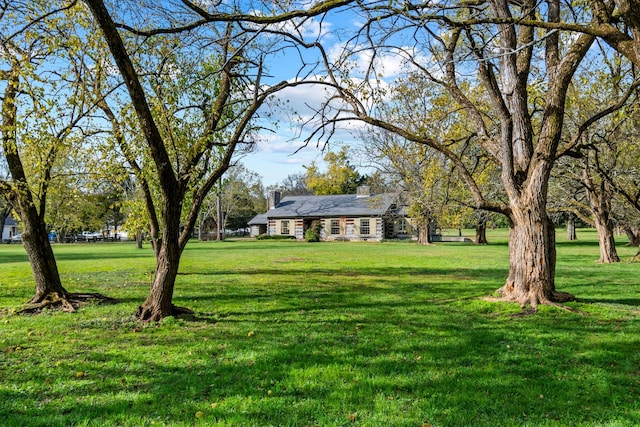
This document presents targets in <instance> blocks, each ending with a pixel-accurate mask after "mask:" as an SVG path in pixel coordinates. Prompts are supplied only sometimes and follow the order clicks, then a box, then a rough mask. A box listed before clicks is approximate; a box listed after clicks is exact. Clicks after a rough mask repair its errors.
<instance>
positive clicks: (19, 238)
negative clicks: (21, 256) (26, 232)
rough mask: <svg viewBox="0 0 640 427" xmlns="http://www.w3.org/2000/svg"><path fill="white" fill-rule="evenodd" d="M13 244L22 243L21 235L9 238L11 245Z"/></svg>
mask: <svg viewBox="0 0 640 427" xmlns="http://www.w3.org/2000/svg"><path fill="white" fill-rule="evenodd" d="M13 242H20V243H22V234H16V235H15V236H11V243H13Z"/></svg>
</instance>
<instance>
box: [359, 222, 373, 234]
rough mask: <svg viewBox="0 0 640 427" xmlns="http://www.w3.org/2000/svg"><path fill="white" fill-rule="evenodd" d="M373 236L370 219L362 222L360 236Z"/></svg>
mask: <svg viewBox="0 0 640 427" xmlns="http://www.w3.org/2000/svg"><path fill="white" fill-rule="evenodd" d="M369 234H371V229H370V228H369V218H367V219H361V220H360V235H361V236H368V235H369Z"/></svg>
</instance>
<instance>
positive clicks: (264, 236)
mask: <svg viewBox="0 0 640 427" xmlns="http://www.w3.org/2000/svg"><path fill="white" fill-rule="evenodd" d="M256 239H257V240H295V239H296V236H285V235H282V234H276V235H275V236H269V235H268V234H261V235H259V236H256Z"/></svg>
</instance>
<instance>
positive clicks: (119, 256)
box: [0, 230, 640, 427]
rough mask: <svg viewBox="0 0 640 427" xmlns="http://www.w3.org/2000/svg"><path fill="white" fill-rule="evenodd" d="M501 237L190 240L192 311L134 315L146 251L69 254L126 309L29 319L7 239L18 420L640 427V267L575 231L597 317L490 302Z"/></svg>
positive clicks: (3, 278)
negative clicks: (479, 241) (473, 240)
mask: <svg viewBox="0 0 640 427" xmlns="http://www.w3.org/2000/svg"><path fill="white" fill-rule="evenodd" d="M488 237H489V240H490V242H491V243H492V244H490V245H489V246H474V245H468V244H456V243H441V244H438V245H434V246H428V247H420V246H417V245H415V244H412V243H395V242H386V243H345V242H343V243H315V244H310V243H296V242H288V241H258V242H256V241H230V242H223V243H217V242H211V243H201V242H197V241H194V242H192V243H190V244H189V245H188V247H187V249H186V251H185V254H184V257H183V261H182V264H181V268H180V275H179V277H178V281H177V285H176V290H175V296H174V302H175V303H176V304H177V305H181V306H186V307H189V308H191V309H193V310H194V311H195V313H196V314H195V317H194V318H189V319H173V318H170V319H167V320H165V321H163V322H162V323H161V324H151V325H146V326H142V325H139V324H137V323H136V322H135V321H134V320H133V318H132V314H133V313H134V312H135V309H136V307H137V305H138V304H139V303H141V302H142V300H143V299H144V297H145V296H146V294H147V292H148V286H149V282H150V280H151V276H152V272H153V267H154V260H153V255H152V252H151V250H150V249H149V248H148V247H147V248H146V249H143V250H136V249H135V247H134V244H133V243H118V244H108V243H104V244H101V243H98V244H72V245H57V246H55V248H54V250H55V253H56V257H57V260H58V264H59V268H60V271H61V274H62V276H63V282H64V284H65V286H66V287H67V289H68V290H70V291H72V292H100V293H103V294H106V295H108V296H111V297H115V298H118V300H119V301H120V302H119V303H118V304H114V305H90V306H85V307H83V308H82V309H81V310H80V311H79V312H78V313H75V314H65V313H61V312H47V313H45V314H42V315H38V316H14V315H10V314H9V313H10V312H11V310H13V309H15V308H17V307H19V306H20V304H21V303H23V302H25V301H26V300H28V298H29V297H30V296H31V294H32V293H33V284H32V278H31V272H30V269H29V264H28V262H27V258H26V255H25V253H24V249H23V248H22V247H21V246H19V245H0V310H1V311H0V420H1V421H0V424H1V425H3V426H38V425H39V426H72V425H80V426H139V425H145V426H146V425H148V426H151V425H172V426H182V425H186V426H191V425H197V426H210V425H217V426H269V425H273V426H418V427H420V426H637V425H640V308H639V306H640V283H639V279H638V277H639V275H638V270H639V268H640V263H633V262H629V261H628V260H629V259H630V258H631V257H632V256H633V255H634V254H635V251H636V249H635V248H628V247H624V246H623V245H622V243H624V242H622V241H621V242H620V243H621V245H620V247H619V253H620V255H621V257H622V258H623V259H624V260H625V262H622V263H620V264H616V265H601V264H598V263H597V262H596V260H597V259H598V247H597V239H596V235H595V233H594V232H593V231H583V230H580V231H579V233H578V237H579V239H580V240H578V241H577V242H565V241H564V239H563V234H561V233H560V232H559V237H558V241H559V243H558V271H557V280H556V282H557V285H556V286H557V288H558V289H559V290H563V291H568V292H571V293H573V294H575V295H576V296H577V297H578V298H579V301H578V302H575V303H570V304H569V305H570V306H571V307H573V308H576V309H578V310H579V311H580V312H581V313H569V312H566V311H563V310H559V309H556V308H551V307H541V309H540V311H539V313H538V314H536V315H534V316H525V317H517V316H515V317H514V316H513V314H515V313H518V312H519V311H520V310H519V307H517V306H516V305H511V304H503V303H490V302H486V301H483V300H481V299H480V298H481V297H483V296H487V295H490V294H491V293H492V292H493V291H494V290H495V289H497V288H498V287H500V286H501V284H502V282H503V281H504V278H505V277H506V273H507V269H508V253H507V246H506V234H505V232H504V231H495V232H490V233H489V236H488Z"/></svg>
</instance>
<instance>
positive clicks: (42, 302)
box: [15, 292, 118, 314]
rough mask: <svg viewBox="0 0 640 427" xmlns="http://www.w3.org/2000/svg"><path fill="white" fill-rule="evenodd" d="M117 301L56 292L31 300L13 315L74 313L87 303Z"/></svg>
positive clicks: (108, 298)
mask: <svg viewBox="0 0 640 427" xmlns="http://www.w3.org/2000/svg"><path fill="white" fill-rule="evenodd" d="M117 301H118V300H116V299H115V298H111V297H108V296H105V295H102V294H97V293H88V294H67V295H59V294H58V293H57V292H51V293H49V294H47V295H44V296H41V297H38V298H37V299H36V298H34V299H32V300H31V301H29V303H28V304H27V306H26V307H24V308H22V309H20V310H18V311H16V312H15V314H38V313H41V312H42V311H43V310H45V309H49V310H62V311H64V312H66V313H75V312H76V311H78V309H79V308H80V307H81V306H82V305H84V304H86V303H88V302H98V303H108V304H114V303H116V302H117Z"/></svg>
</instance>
